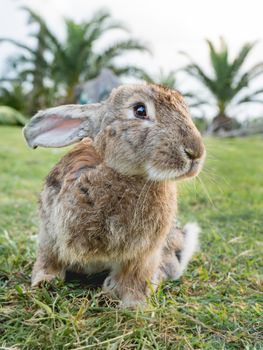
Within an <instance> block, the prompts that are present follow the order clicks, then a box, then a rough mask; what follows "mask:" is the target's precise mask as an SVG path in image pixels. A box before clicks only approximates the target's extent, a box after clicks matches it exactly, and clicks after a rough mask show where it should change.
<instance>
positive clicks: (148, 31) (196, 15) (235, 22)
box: [0, 0, 263, 116]
mask: <svg viewBox="0 0 263 350" xmlns="http://www.w3.org/2000/svg"><path fill="white" fill-rule="evenodd" d="M21 5H27V6H30V7H31V8H33V9H34V10H36V11H38V13H40V14H41V15H42V16H43V17H44V18H45V19H46V20H47V22H48V23H49V25H50V27H51V28H52V30H53V31H54V32H56V33H57V34H58V35H60V36H63V22H62V19H63V17H70V18H73V19H75V20H78V21H79V20H85V19H87V18H89V17H90V15H91V14H92V13H93V12H94V11H96V10H97V9H99V8H107V9H109V10H110V12H111V13H112V15H113V17H114V18H115V19H118V20H121V21H123V22H124V23H125V24H126V25H127V26H128V28H129V29H130V31H131V34H132V36H133V37H135V38H139V39H140V40H143V41H145V42H146V43H148V44H149V46H150V47H151V49H152V51H153V57H151V56H149V55H146V54H145V55H142V54H133V55H129V56H127V57H126V60H129V61H131V62H132V63H135V64H138V65H141V66H143V67H144V68H147V69H148V70H149V71H150V72H157V71H158V69H159V68H160V67H162V68H163V69H164V70H165V71H169V70H172V69H177V68H180V67H181V66H183V65H184V64H185V63H186V62H187V61H186V59H185V58H184V57H182V56H181V55H179V54H178V51H186V52H188V53H189V54H190V55H191V56H192V57H193V58H194V59H195V60H196V61H198V62H199V63H200V64H202V65H203V67H204V68H207V69H209V65H208V57H207V49H206V44H205V41H204V39H205V38H209V39H212V40H217V39H218V37H219V36H220V35H222V36H223V37H224V38H225V39H226V41H227V42H228V44H229V46H230V47H231V52H232V54H233V55H234V54H235V53H236V52H237V51H238V49H239V48H240V46H241V45H242V44H243V43H244V42H246V41H254V40H259V43H258V45H257V46H256V48H255V49H254V51H253V52H252V55H251V57H250V58H249V60H248V62H247V67H249V66H250V65H252V64H253V63H256V62H258V61H261V60H263V0H239V1H238V0H183V1H182V0H180V1H179V0H162V1H160V0H152V1H150V0H148V1H146V0H129V1H127V0H108V1H107V0H96V1H92V0H0V37H11V38H15V39H19V40H23V41H24V42H27V41H28V37H27V34H28V27H27V25H26V16H25V14H24V13H23V12H22V11H19V10H18V8H19V6H21ZM117 35H118V33H115V37H117ZM111 39H112V38H111ZM107 40H108V38H107V37H106V38H105V42H107ZM10 52H14V49H13V48H12V47H11V46H10V45H6V44H5V45H1V46H0V72H3V70H4V61H5V59H6V57H7V56H8V54H9V53H10ZM179 82H180V83H181V86H182V87H184V86H186V87H187V88H189V86H190V87H191V86H192V84H193V82H192V81H191V80H188V78H186V77H185V76H183V77H182V78H181V79H180V80H179ZM262 85H263V76H262V77H261V78H260V79H258V81H257V82H256V83H255V84H253V86H251V88H252V89H253V88H258V87H262ZM193 86H195V85H194V84H193ZM251 113H253V114H258V115H263V107H262V106H258V107H255V106H252V107H246V108H245V109H243V110H241V114H243V115H244V116H245V115H249V114H251Z"/></svg>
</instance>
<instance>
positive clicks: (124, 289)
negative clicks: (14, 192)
mask: <svg viewBox="0 0 263 350" xmlns="http://www.w3.org/2000/svg"><path fill="white" fill-rule="evenodd" d="M136 103H144V104H145V106H146V108H147V118H146V119H145V120H141V119H138V118H136V116H135V115H134V105H136ZM71 116H72V117H71ZM24 133H25V137H26V139H27V141H28V143H29V145H31V146H32V147H37V146H45V147H53V146H57V147H61V146H64V145H67V144H71V143H72V142H77V141H80V140H81V139H83V137H84V136H86V137H89V138H84V139H83V140H82V141H81V142H79V143H78V144H77V145H76V147H75V148H73V150H71V151H70V152H69V153H68V154H67V155H65V156H64V157H63V158H62V159H61V161H60V162H59V163H58V164H57V165H56V166H55V167H54V168H53V170H52V171H51V172H50V173H49V175H48V176H47V179H46V182H45V186H44V190H43V192H42V194H41V200H40V203H41V204H40V217H41V227H40V230H39V249H38V256H37V260H36V263H35V265H34V269H33V273H32V285H33V286H36V285H39V283H41V282H42V281H44V280H48V281H49V280H51V279H52V278H54V277H56V276H60V277H62V278H63V276H64V275H65V270H66V269H68V268H70V269H73V270H76V271H89V272H98V271H101V270H104V269H105V268H108V269H110V271H111V272H110V275H109V276H108V277H107V278H106V280H105V282H104V290H105V291H107V292H108V293H110V294H112V295H114V296H117V297H118V298H120V299H121V300H122V302H123V304H124V305H126V306H130V305H134V304H137V303H141V302H143V301H144V300H145V298H146V296H147V295H148V294H149V291H150V288H149V283H151V284H152V286H153V287H156V286H157V285H158V283H160V281H161V280H164V279H177V278H179V277H180V275H181V274H182V273H183V271H184V270H185V268H186V266H187V264H188V262H189V260H190V258H191V256H192V254H193V253H194V251H195V250H196V246H197V242H198V233H199V228H198V227H196V226H194V225H193V224H189V225H187V226H186V227H185V228H184V229H183V230H180V229H178V227H177V226H176V221H175V216H176V197H177V195H176V180H179V179H182V178H186V177H191V176H194V175H196V174H197V173H198V172H199V171H200V169H201V167H202V164H203V160H204V157H205V149H204V145H203V142H202V139H201V136H200V134H199V132H198V131H197V129H196V127H195V126H194V124H193V122H192V120H191V118H190V116H189V113H188V109H187V107H186V105H185V103H184V101H183V98H182V96H181V95H180V94H179V93H178V92H176V91H173V90H169V89H165V88H163V87H160V86H156V85H147V86H143V85H128V86H122V87H120V88H118V89H117V90H114V91H113V92H112V94H111V96H110V97H109V99H108V100H107V101H105V102H103V103H102V104H97V105H86V106H75V107H74V105H70V106H62V107H56V108H54V109H49V110H47V111H43V112H39V113H38V114H37V115H36V116H35V117H34V118H33V119H32V121H31V122H30V123H29V125H28V126H27V127H26V129H25V131H24Z"/></svg>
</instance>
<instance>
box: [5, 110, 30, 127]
mask: <svg viewBox="0 0 263 350" xmlns="http://www.w3.org/2000/svg"><path fill="white" fill-rule="evenodd" d="M25 123H26V118H25V117H24V116H23V114H21V113H20V112H18V111H17V110H15V109H14V108H12V107H8V106H0V125H21V126H23V125H25Z"/></svg>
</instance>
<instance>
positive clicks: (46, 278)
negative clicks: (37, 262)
mask: <svg viewBox="0 0 263 350" xmlns="http://www.w3.org/2000/svg"><path fill="white" fill-rule="evenodd" d="M56 277H57V275H55V274H50V273H45V271H43V270H40V271H38V272H37V273H36V274H35V276H34V277H33V278H32V282H31V286H32V287H38V286H40V284H42V283H44V282H51V281H52V280H53V279H55V278H56Z"/></svg>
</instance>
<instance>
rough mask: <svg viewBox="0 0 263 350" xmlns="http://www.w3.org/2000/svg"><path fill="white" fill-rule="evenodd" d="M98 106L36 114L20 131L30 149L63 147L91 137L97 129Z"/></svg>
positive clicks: (59, 108)
mask: <svg viewBox="0 0 263 350" xmlns="http://www.w3.org/2000/svg"><path fill="white" fill-rule="evenodd" d="M100 110H101V104H100V103H97V104H90V105H65V106H59V107H54V108H49V109H46V110H44V111H40V112H38V113H37V114H36V115H35V116H34V117H33V118H32V119H31V120H30V122H29V123H28V124H27V125H26V126H25V128H24V130H23V132H24V136H25V139H26V141H27V143H28V145H29V146H30V147H32V148H36V147H37V146H42V147H63V146H67V145H70V144H72V143H75V142H78V141H80V140H82V139H83V138H84V137H91V138H94V137H95V136H96V134H97V133H98V132H99V130H100V124H101V118H102V116H101V113H100Z"/></svg>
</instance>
